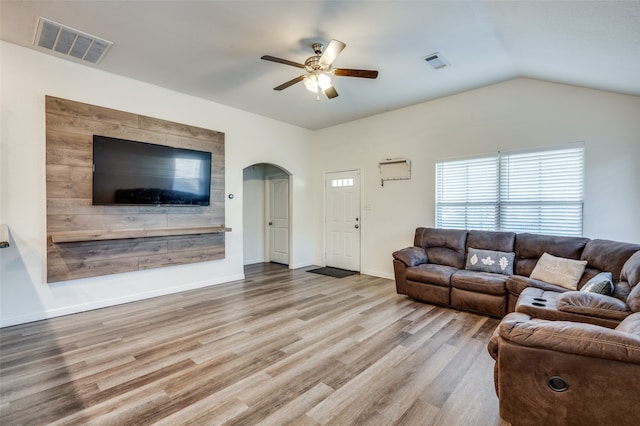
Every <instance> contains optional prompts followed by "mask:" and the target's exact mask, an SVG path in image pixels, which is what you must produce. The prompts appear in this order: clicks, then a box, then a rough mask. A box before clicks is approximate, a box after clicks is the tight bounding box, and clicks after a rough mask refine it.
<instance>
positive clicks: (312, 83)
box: [302, 74, 318, 93]
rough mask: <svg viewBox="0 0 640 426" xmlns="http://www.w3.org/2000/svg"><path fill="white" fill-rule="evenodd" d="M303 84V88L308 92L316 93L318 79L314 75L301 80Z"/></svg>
mask: <svg viewBox="0 0 640 426" xmlns="http://www.w3.org/2000/svg"><path fill="white" fill-rule="evenodd" d="M302 82H303V83H304V87H306V88H307V90H308V91H310V92H313V93H317V92H318V79H317V78H316V75H315V74H310V75H306V76H305V77H304V79H303V80H302Z"/></svg>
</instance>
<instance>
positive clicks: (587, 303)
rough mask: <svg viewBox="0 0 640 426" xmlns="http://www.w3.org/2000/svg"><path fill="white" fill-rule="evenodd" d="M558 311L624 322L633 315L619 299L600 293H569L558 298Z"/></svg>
mask: <svg viewBox="0 0 640 426" xmlns="http://www.w3.org/2000/svg"><path fill="white" fill-rule="evenodd" d="M557 306H558V310H559V311H562V312H571V313H574V314H581V315H589V316H594V317H598V318H606V319H615V320H623V319H625V318H626V317H628V316H629V314H631V310H630V309H629V307H628V306H627V305H626V304H625V303H624V302H623V301H622V300H619V299H616V298H615V297H611V296H605V295H604V294H598V293H586V292H583V291H568V292H566V293H562V294H560V295H559V296H558V298H557Z"/></svg>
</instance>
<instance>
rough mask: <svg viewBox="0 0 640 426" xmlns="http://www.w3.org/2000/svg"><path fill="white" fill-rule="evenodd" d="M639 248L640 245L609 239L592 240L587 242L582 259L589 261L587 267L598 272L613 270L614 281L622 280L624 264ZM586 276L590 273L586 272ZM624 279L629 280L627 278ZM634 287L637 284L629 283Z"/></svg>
mask: <svg viewBox="0 0 640 426" xmlns="http://www.w3.org/2000/svg"><path fill="white" fill-rule="evenodd" d="M638 250H640V245H638V244H630V243H621V242H617V241H609V240H591V241H589V242H588V243H587V245H586V246H585V248H584V250H583V251H582V256H581V257H580V259H582V260H586V261H587V268H589V269H593V270H595V271H596V273H597V272H602V271H606V272H611V274H612V275H613V281H614V282H617V281H620V273H621V272H622V266H623V265H624V264H625V262H626V261H627V260H629V258H630V257H631V256H632V255H633V254H634V253H635V252H637V251H638ZM586 272H587V271H586V270H585V276H586V275H589V274H587V273H586ZM624 281H627V280H626V279H625V280H624ZM629 284H630V285H631V286H632V287H633V285H635V284H632V283H629Z"/></svg>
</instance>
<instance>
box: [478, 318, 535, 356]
mask: <svg viewBox="0 0 640 426" xmlns="http://www.w3.org/2000/svg"><path fill="white" fill-rule="evenodd" d="M530 319H531V317H530V316H529V315H527V314H522V313H520V312H511V313H508V314H507V315H506V316H505V317H504V318H503V321H516V322H524V321H529V320H530ZM499 342H500V327H496V328H495V330H493V334H492V335H491V338H490V339H489V343H488V344H487V351H489V355H491V358H493V359H494V360H496V361H497V360H498V346H499Z"/></svg>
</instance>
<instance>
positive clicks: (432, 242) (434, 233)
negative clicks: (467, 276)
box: [413, 228, 467, 269]
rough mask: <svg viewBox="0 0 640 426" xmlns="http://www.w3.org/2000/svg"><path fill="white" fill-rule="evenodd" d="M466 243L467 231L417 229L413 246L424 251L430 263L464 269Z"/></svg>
mask: <svg viewBox="0 0 640 426" xmlns="http://www.w3.org/2000/svg"><path fill="white" fill-rule="evenodd" d="M466 241H467V231H466V230H460V229H436V228H417V229H416V236H415V238H414V242H413V245H414V246H416V247H422V248H423V249H424V251H425V252H426V253H427V257H428V259H429V263H436V264H438V265H446V266H453V267H455V268H459V269H464V264H465V242H466Z"/></svg>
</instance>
